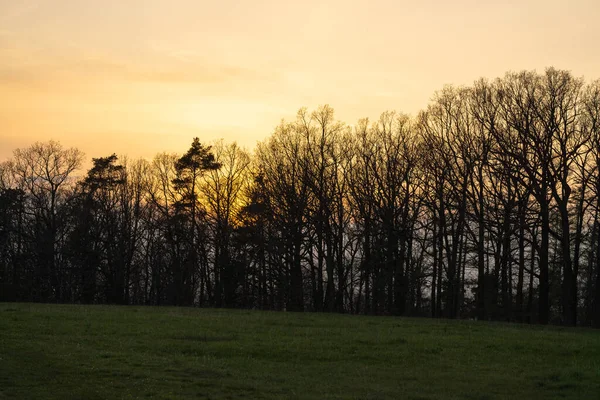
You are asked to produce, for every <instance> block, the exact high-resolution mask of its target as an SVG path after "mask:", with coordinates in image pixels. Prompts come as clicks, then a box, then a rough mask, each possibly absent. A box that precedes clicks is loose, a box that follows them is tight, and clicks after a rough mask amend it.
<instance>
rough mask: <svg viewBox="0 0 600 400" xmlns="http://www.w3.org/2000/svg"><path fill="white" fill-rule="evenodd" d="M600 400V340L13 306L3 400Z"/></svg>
mask: <svg viewBox="0 0 600 400" xmlns="http://www.w3.org/2000/svg"><path fill="white" fill-rule="evenodd" d="M146 398H149V399H150V398H154V399H195V398H199V399H200V398H202V399H203V398H206V399H236V398H248V399H261V398H266V399H286V398H289V399H563V398H569V399H594V400H598V399H600V331H593V330H586V329H566V328H557V327H554V328H553V327H546V328H542V327H530V326H521V325H505V324H494V323H479V322H468V321H444V320H429V319H409V318H391V317H357V316H345V315H326V314H292V313H275V312H258V311H233V310H207V309H189V308H187V309H186V308H149V307H112V306H76V305H42V304H7V303H1V304H0V399H2V400H4V399H146Z"/></svg>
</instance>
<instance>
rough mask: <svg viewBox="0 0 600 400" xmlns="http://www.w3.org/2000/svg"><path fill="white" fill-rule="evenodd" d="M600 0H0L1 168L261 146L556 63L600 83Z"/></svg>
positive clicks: (410, 108)
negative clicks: (312, 125)
mask: <svg viewBox="0 0 600 400" xmlns="http://www.w3.org/2000/svg"><path fill="white" fill-rule="evenodd" d="M599 17H600V1H598V0H570V1H568V2H567V1H562V0H560V1H558V0H519V1H517V0H498V1H492V0H452V1H446V0H413V1H404V0H396V1H391V0H370V1H362V0H361V1H359V0H356V1H353V0H335V1H327V0H317V1H312V0H306V1H302V2H293V1H286V0H247V1H245V0H238V1H233V0H215V1H204V0H102V1H97V0H0V161H1V160H5V159H7V158H9V157H10V156H11V154H12V151H13V150H14V149H15V148H18V147H27V146H29V145H31V144H32V143H34V142H35V141H47V140H50V139H53V140H58V141H60V142H61V143H62V144H63V145H64V146H66V147H71V146H74V147H78V148H79V149H81V150H83V151H84V152H85V153H86V157H88V158H91V157H102V156H107V155H110V154H112V153H117V154H120V155H128V156H129V157H135V158H137V157H144V158H151V157H152V156H153V155H154V154H156V153H158V152H162V151H167V152H178V153H183V152H185V151H186V150H187V149H188V148H189V145H190V144H191V142H192V138H194V137H199V138H200V141H201V142H202V143H210V142H212V141H214V140H217V139H220V138H223V139H224V140H225V141H226V142H232V141H237V142H238V144H240V145H242V146H244V147H246V148H248V149H252V148H254V146H255V145H256V143H257V141H262V140H264V139H265V138H267V137H268V136H269V135H270V134H271V133H272V132H273V130H274V127H275V126H277V125H278V124H279V122H280V121H281V119H282V118H285V119H292V118H294V115H295V114H296V112H297V110H298V109H299V108H301V107H308V108H309V109H315V108H316V107H318V106H319V105H322V104H329V105H331V106H332V107H333V108H334V109H335V111H336V116H337V117H338V118H339V119H341V120H343V121H344V122H347V123H349V124H353V123H355V122H356V121H357V120H358V119H359V118H363V117H369V118H377V117H378V116H379V114H380V113H381V112H383V111H386V110H396V111H401V112H405V113H409V114H413V115H414V114H416V113H417V112H418V111H419V110H420V109H423V108H425V107H426V106H427V103H428V101H429V99H430V98H431V97H432V96H433V94H434V92H435V91H436V90H439V89H441V88H442V87H443V86H444V85H446V84H453V85H470V84H471V83H472V82H473V81H475V80H476V79H477V78H479V77H487V78H490V79H493V78H496V77H499V76H502V75H504V73H505V72H507V71H520V70H524V69H526V70H533V69H535V70H538V71H543V70H544V69H545V68H546V67H549V66H554V67H556V68H560V69H568V70H571V71H572V72H573V73H574V74H575V75H576V76H584V77H585V78H586V79H587V80H588V81H590V80H595V79H598V78H600V51H598V50H599V48H600V47H599V43H600V24H598V20H599Z"/></svg>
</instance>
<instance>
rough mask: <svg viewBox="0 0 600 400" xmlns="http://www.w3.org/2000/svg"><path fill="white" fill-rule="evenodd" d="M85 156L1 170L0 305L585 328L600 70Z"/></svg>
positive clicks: (27, 152) (67, 152)
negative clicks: (149, 151) (262, 132)
mask: <svg viewBox="0 0 600 400" xmlns="http://www.w3.org/2000/svg"><path fill="white" fill-rule="evenodd" d="M82 161H83V154H82V153H81V152H80V151H79V150H77V149H72V148H64V147H63V146H62V145H61V144H60V143H57V142H54V141H50V142H46V143H36V144H33V145H32V146H30V147H28V148H25V149H17V150H15V151H14V154H13V156H12V158H11V159H9V160H8V161H5V162H3V163H1V164H0V300H5V301H7V300H8V301H11V300H16V301H40V302H66V303H70V302H73V303H114V304H148V305H178V306H200V307H240V308H258V309H271V310H288V311H317V312H345V313H356V314H374V315H410V316H431V317H445V318H477V319H481V320H502V321H516V322H528V323H541V324H547V323H557V324H565V325H583V326H594V327H600V215H599V212H600V171H599V166H600V81H594V82H591V83H586V82H585V81H584V80H583V79H582V78H578V77H575V76H573V75H572V73H570V72H568V71H563V70H557V69H554V68H549V69H547V70H546V71H545V72H544V73H537V72H534V71H523V72H518V73H507V74H506V75H505V76H504V77H502V78H498V79H496V80H493V81H488V80H485V79H480V80H478V81H476V82H475V83H474V84H473V85H472V86H470V87H453V86H447V87H444V88H443V89H442V90H441V91H439V92H437V93H435V95H434V96H433V98H432V99H431V101H430V104H429V105H428V106H427V108H426V109H425V110H423V111H421V112H419V113H418V114H417V115H416V116H415V117H411V116H408V115H405V114H402V113H395V112H384V113H383V114H382V115H381V116H380V118H379V119H378V120H373V121H371V120H368V119H361V120H359V121H358V122H357V123H356V124H355V125H348V124H346V123H344V122H341V121H339V120H337V119H336V118H335V115H334V111H333V109H332V108H331V107H329V106H322V107H319V108H318V109H316V110H315V111H312V112H309V111H308V110H306V109H301V110H300V111H299V112H298V114H297V116H296V118H295V119H294V120H292V121H282V122H281V124H280V125H279V126H277V127H276V128H275V130H274V132H273V133H272V135H271V136H270V137H268V138H267V139H266V140H264V141H263V142H261V143H259V144H258V145H257V147H256V149H255V150H254V151H253V152H252V153H250V152H248V151H247V150H245V149H243V148H240V147H239V146H237V145H236V144H235V143H231V144H227V143H224V142H223V141H218V142H216V143H214V144H213V145H212V146H207V145H204V144H202V143H201V142H200V141H199V140H198V139H197V138H196V139H194V140H193V142H192V144H191V146H190V148H189V149H188V150H187V151H186V152H185V153H184V154H183V155H177V154H168V153H162V154H158V155H156V156H155V157H154V159H152V160H151V161H147V160H144V159H139V160H133V161H130V160H128V159H126V158H121V159H119V158H118V157H117V156H116V155H114V154H113V155H109V156H106V157H99V158H94V159H93V166H92V168H91V169H89V170H88V171H87V172H80V168H81V165H82Z"/></svg>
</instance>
